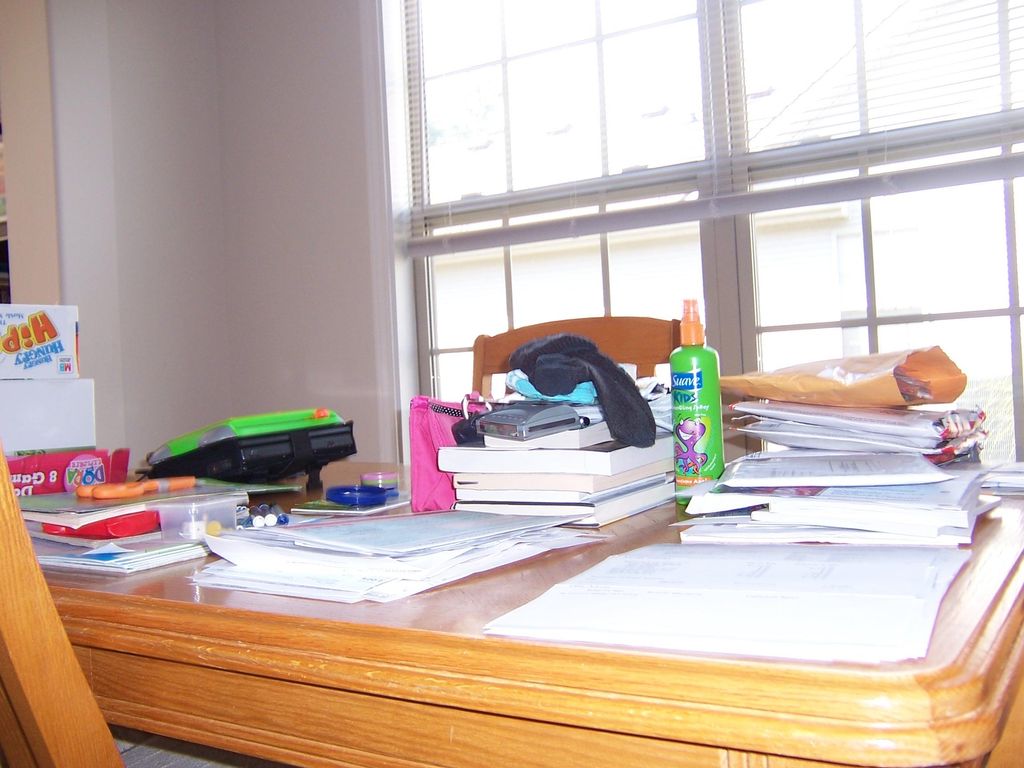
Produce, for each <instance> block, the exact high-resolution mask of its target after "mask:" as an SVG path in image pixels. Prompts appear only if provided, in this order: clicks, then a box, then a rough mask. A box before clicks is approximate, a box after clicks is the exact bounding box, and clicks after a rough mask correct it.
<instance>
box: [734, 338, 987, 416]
mask: <svg viewBox="0 0 1024 768" xmlns="http://www.w3.org/2000/svg"><path fill="white" fill-rule="evenodd" d="M721 382H722V395H723V396H725V397H732V398H735V399H765V400H782V401H785V402H795V403H814V404H817V405H838V406H843V405H845V406H851V407H865V406H868V407H893V406H901V405H922V404H927V403H951V402H953V401H954V400H956V399H957V397H959V396H960V394H961V393H962V392H963V391H964V387H966V386H967V377H966V376H965V375H964V374H963V372H962V371H961V370H960V369H959V368H958V367H957V366H956V364H955V363H953V361H952V360H950V359H949V358H948V357H947V356H946V353H945V352H943V351H942V350H941V349H940V348H939V347H929V348H927V349H912V350H905V351H902V352H881V353H878V354H875V355H861V356H855V357H844V358H840V359H837V360H822V361H819V362H813V363H803V364H801V365H794V366H790V367H788V368H780V369H778V370H776V371H768V372H763V373H762V372H754V373H745V374H741V375H739V376H723V377H722V379H721Z"/></svg>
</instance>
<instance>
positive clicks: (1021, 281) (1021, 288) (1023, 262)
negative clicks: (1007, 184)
mask: <svg viewBox="0 0 1024 768" xmlns="http://www.w3.org/2000/svg"><path fill="white" fill-rule="evenodd" d="M1013 210H1014V212H1015V214H1016V227H1015V229H1016V231H1017V303H1018V304H1021V302H1022V299H1021V296H1022V295H1024V179H1014V180H1013Z"/></svg>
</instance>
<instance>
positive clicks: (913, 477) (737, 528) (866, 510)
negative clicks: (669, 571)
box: [680, 450, 998, 545]
mask: <svg viewBox="0 0 1024 768" xmlns="http://www.w3.org/2000/svg"><path fill="white" fill-rule="evenodd" d="M982 479H983V472H982V471H981V470H980V469H973V470H972V469H957V470H947V471H942V470H939V469H937V468H936V467H935V466H934V465H933V464H931V462H929V461H928V460H927V459H925V458H924V457H923V456H921V455H920V454H898V453H879V454H867V453H856V454H840V453H830V452H825V451H799V450H796V451H783V452H778V453H760V454H752V455H751V456H748V457H745V458H743V459H740V460H738V461H735V462H731V463H730V464H729V465H728V466H727V467H726V471H725V473H723V475H722V477H721V478H720V479H719V480H718V481H715V482H712V483H705V484H703V485H701V486H698V487H695V488H694V489H693V496H692V497H691V498H690V500H689V502H688V504H687V506H686V513H687V515H688V516H690V519H688V520H687V521H684V522H683V523H682V525H685V526H686V527H685V528H684V529H683V530H681V531H680V538H681V539H682V540H684V541H726V540H728V541H744V542H749V541H795V542H801V541H802V542H831V543H839V542H843V543H877V544H882V543H885V544H910V543H913V544H920V545H956V544H969V543H970V541H971V533H972V531H973V528H974V524H975V521H976V520H977V517H978V515H980V514H981V513H982V512H984V511H987V510H988V509H991V508H992V507H994V506H995V505H996V504H997V503H998V500H997V499H995V498H993V497H987V496H983V495H982V494H981V492H980V491H981V483H982Z"/></svg>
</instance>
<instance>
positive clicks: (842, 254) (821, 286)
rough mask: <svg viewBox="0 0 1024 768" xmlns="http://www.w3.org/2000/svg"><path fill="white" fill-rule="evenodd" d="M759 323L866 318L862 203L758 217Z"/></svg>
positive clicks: (755, 227) (755, 222) (755, 223)
mask: <svg viewBox="0 0 1024 768" xmlns="http://www.w3.org/2000/svg"><path fill="white" fill-rule="evenodd" d="M752 227H753V235H754V271H755V281H756V287H757V302H758V305H757V313H758V314H757V321H758V324H759V325H762V326H765V325H787V324H791V323H814V322H834V321H838V320H848V319H851V318H863V317H864V316H865V314H866V301H867V300H866V296H865V291H864V284H865V283H864V246H863V243H862V237H861V215H860V203H858V202H851V203H831V204H827V205H816V206H812V207H808V208H793V209H789V210H785V211H771V212H769V213H759V214H757V215H755V216H753V217H752Z"/></svg>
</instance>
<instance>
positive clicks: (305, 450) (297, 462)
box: [146, 408, 356, 488]
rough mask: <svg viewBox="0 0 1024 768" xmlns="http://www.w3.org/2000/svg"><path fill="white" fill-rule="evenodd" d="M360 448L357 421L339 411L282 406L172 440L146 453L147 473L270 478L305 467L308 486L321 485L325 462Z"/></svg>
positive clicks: (239, 479) (249, 479) (244, 479)
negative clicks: (354, 426)
mask: <svg viewBox="0 0 1024 768" xmlns="http://www.w3.org/2000/svg"><path fill="white" fill-rule="evenodd" d="M355 452H356V443H355V436H354V435H353V432H352V422H351V421H345V420H344V419H342V418H341V417H340V416H338V414H337V413H335V412H334V411H331V410H328V409H326V408H316V409H307V410H300V411H278V412H274V413H264V414H257V415H253V416H240V417H234V418H230V419H225V420H224V421H219V422H217V423H215V424H209V425H207V426H205V427H202V428H200V429H197V430H194V431H192V432H189V433H187V434H184V435H181V436H179V437H176V438H174V439H173V440H169V441H167V442H166V443H164V444H163V445H161V446H160V447H159V448H157V449H156V450H155V451H153V452H151V453H150V454H149V455H148V456H147V457H146V458H147V461H148V462H149V465H150V466H149V469H148V471H147V472H146V474H147V475H148V476H149V477H175V476H179V475H195V476H196V477H210V478H214V479H218V480H231V481H235V482H269V481H273V480H278V479H280V478H283V477H290V476H292V475H297V474H300V473H303V472H305V473H306V475H307V477H308V481H307V485H308V487H309V488H319V487H320V486H321V483H320V470H321V468H323V467H324V466H325V465H326V464H329V463H330V462H332V461H336V460H337V459H343V458H345V457H346V456H351V455H352V454H354V453H355Z"/></svg>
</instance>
